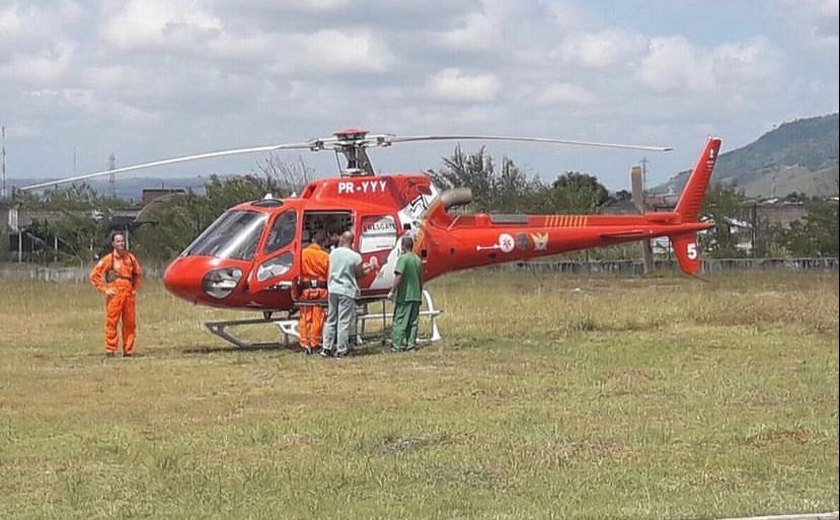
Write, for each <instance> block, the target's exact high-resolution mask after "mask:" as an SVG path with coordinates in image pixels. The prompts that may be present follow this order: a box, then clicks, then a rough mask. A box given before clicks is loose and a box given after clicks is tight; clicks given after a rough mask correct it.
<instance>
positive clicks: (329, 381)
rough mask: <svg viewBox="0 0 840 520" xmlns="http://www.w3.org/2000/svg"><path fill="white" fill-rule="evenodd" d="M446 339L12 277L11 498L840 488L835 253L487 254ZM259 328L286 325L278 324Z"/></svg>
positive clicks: (705, 502) (617, 508)
mask: <svg viewBox="0 0 840 520" xmlns="http://www.w3.org/2000/svg"><path fill="white" fill-rule="evenodd" d="M430 289H431V290H432V292H433V293H434V295H435V303H436V304H437V305H438V306H440V307H441V308H443V309H445V313H444V314H443V315H442V317H441V319H440V321H439V325H440V327H441V330H442V333H443V334H444V337H445V338H444V340H443V341H441V342H437V343H434V344H431V345H427V346H425V347H424V348H423V349H421V350H419V351H417V352H414V353H403V354H392V353H390V352H385V351H383V350H382V349H381V348H380V346H379V345H378V343H375V342H374V343H372V344H370V345H367V346H365V347H364V348H363V349H362V350H361V352H360V354H361V355H357V356H354V357H352V358H349V359H345V360H323V359H320V358H318V357H306V356H304V355H302V354H301V353H299V352H296V351H293V350H285V349H276V350H255V351H241V350H235V349H229V348H226V346H225V344H224V343H223V342H222V341H221V340H219V339H218V338H215V337H213V336H212V335H210V334H209V333H207V332H206V331H205V330H204V329H203V327H202V325H201V324H202V322H204V321H208V320H218V319H223V318H227V317H241V315H239V314H234V313H230V312H226V311H221V310H214V309H207V308H204V307H196V306H192V305H190V304H188V303H185V302H183V301H180V300H176V299H174V298H173V297H171V296H169V295H168V294H167V293H166V292H165V290H164V289H163V287H162V285H161V284H160V282H157V281H154V280H150V281H148V282H147V284H146V285H145V286H144V288H143V291H142V293H141V295H140V297H139V302H138V314H139V341H138V351H139V353H140V354H141V355H140V356H139V357H136V358H134V359H131V360H123V359H120V358H117V359H109V360H106V359H105V358H104V356H103V348H102V322H103V302H102V299H101V297H99V296H98V295H97V294H96V293H95V291H94V290H93V289H92V288H91V287H90V286H87V285H82V284H72V283H64V284H59V283H46V282H34V281H10V280H0V516H2V517H3V518H62V519H64V518H86V519H88V518H110V517H119V518H130V517H146V518H389V519H390V518H511V519H523V518H651V519H654V518H656V519H660V518H686V519H689V518H691V519H700V518H721V517H734V516H747V515H770V514H784V513H807V512H825V511H834V510H837V509H838V303H837V301H838V275H837V273H831V274H804V273H780V272H749V273H739V274H737V275H726V276H724V275H720V276H715V277H714V278H712V279H711V280H710V281H709V282H708V283H703V282H699V281H696V280H690V279H686V278H680V277H656V278H648V279H639V278H632V279H619V278H612V277H596V278H584V277H573V276H568V275H553V274H541V275H535V274H531V273H519V272H496V271H473V272H469V273H464V274H458V275H451V276H448V277H444V278H442V279H439V280H436V281H435V282H433V283H431V284H430ZM249 337H251V338H252V339H254V340H261V339H276V332H275V330H272V329H271V328H269V327H265V328H264V329H263V330H261V331H258V332H253V333H251V335H250V336H249Z"/></svg>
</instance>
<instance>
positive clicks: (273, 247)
mask: <svg viewBox="0 0 840 520" xmlns="http://www.w3.org/2000/svg"><path fill="white" fill-rule="evenodd" d="M295 233H297V213H295V212H294V211H286V212H284V213H281V214H280V216H279V217H277V218H276V219H274V224H273V225H272V226H271V233H270V234H269V235H268V241H267V242H266V243H265V247H264V248H263V254H266V255H267V254H270V253H273V252H275V251H278V250H280V249H283V248H284V247H286V246H288V245H289V244H291V243H292V241H293V240H294V239H295Z"/></svg>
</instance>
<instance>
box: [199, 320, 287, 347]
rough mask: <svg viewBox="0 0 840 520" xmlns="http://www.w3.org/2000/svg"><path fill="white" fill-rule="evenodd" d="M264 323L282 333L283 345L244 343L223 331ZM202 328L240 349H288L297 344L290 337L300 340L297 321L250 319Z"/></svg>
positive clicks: (209, 324) (211, 323) (222, 322)
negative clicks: (270, 324) (273, 326)
mask: <svg viewBox="0 0 840 520" xmlns="http://www.w3.org/2000/svg"><path fill="white" fill-rule="evenodd" d="M265 323H273V324H275V325H277V327H278V328H279V329H280V331H281V332H282V333H283V340H284V341H283V343H246V342H244V341H242V340H240V339H239V338H237V337H236V336H233V335H232V334H230V333H229V332H228V331H226V330H225V329H226V328H227V327H237V326H241V325H260V324H265ZM204 326H205V327H207V330H209V331H210V332H212V333H213V334H214V335H216V336H218V337H220V338H222V339H223V340H225V341H227V342H228V343H231V344H232V345H234V346H236V347H239V348H242V349H249V348H251V349H256V348H278V347H286V348H288V347H290V346H292V345H293V344H295V343H297V341H296V340H295V342H294V343H291V342H290V341H289V337H290V336H292V337H294V338H296V339H297V338H300V334H299V333H298V330H297V326H298V320H296V319H289V318H250V319H244V320H227V321H209V322H207V323H205V324H204Z"/></svg>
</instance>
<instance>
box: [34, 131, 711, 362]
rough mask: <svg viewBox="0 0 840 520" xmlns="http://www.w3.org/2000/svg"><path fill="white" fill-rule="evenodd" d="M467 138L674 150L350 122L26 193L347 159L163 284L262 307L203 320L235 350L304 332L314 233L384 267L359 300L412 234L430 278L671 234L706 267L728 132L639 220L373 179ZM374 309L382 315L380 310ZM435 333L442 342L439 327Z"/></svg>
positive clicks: (420, 182) (386, 272)
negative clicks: (154, 172) (374, 131)
mask: <svg viewBox="0 0 840 520" xmlns="http://www.w3.org/2000/svg"><path fill="white" fill-rule="evenodd" d="M468 139H475V140H508V141H526V142H540V143H550V144H570V145H583V146H597V147H614V148H631V149H642V150H654V151H666V150H669V148H659V147H647V146H636V145H622V144H608V143H597V142H586V141H568V140H558V139H547V138H537V137H504V136H479V135H460V136H458V135H448V136H434V135H428V136H403V137H400V136H395V135H391V134H379V135H370V134H369V133H368V132H367V131H365V130H361V129H356V128H350V129H347V130H343V131H340V132H337V133H335V134H334V137H330V138H324V139H314V140H311V141H307V142H303V143H289V144H281V145H272V146H263V147H254V148H240V149H234V150H225V151H220V152H211V153H206V154H199V155H192V156H185V157H179V158H174V159H166V160H161V161H155V162H150V163H144V164H138V165H134V166H128V167H124V168H118V169H115V170H108V171H102V172H95V173H91V174H86V175H81V176H77V177H72V178H68V179H63V180H60V181H49V182H44V183H40V184H34V185H31V186H25V187H23V188H21V189H22V190H33V189H39V188H45V187H49V186H54V185H56V184H59V183H67V182H75V181H79V180H83V179H87V178H92V177H96V176H103V175H109V174H114V173H119V172H125V171H130V170H136V169H140V168H148V167H153V166H160V165H166V164H172V163H176V162H184V161H191V160H196V159H206V158H212V157H222V156H227V155H234V154H242V153H254V152H271V151H278V150H287V149H301V148H306V149H310V150H312V151H319V150H332V151H335V153H336V154H337V155H338V154H341V155H343V156H344V158H345V159H346V161H347V166H346V168H345V169H344V171H342V172H341V175H340V176H339V177H337V178H327V179H318V180H315V181H312V182H310V183H309V184H307V185H306V186H305V187H304V188H303V189H302V191H301V192H300V194H299V195H297V196H292V197H289V198H285V199H275V198H271V197H270V196H269V197H267V198H264V199H261V200H256V201H253V202H246V203H242V204H239V205H237V206H235V207H233V208H230V209H229V210H228V211H226V212H225V213H224V214H222V215H221V216H220V217H219V218H218V219H217V220H216V221H215V222H213V224H211V225H210V226H209V227H208V228H207V229H205V230H204V231H203V232H202V233H201V234H200V235H199V236H198V237H197V238H196V239H195V240H194V241H193V242H192V243H191V244H190V245H189V246H188V247H187V248H186V249H185V250H184V251H183V252H182V253H181V254H180V255H179V256H178V257H177V258H175V259H174V260H173V261H172V262H171V263H170V264H169V266H168V268H167V269H166V271H165V274H164V283H165V285H166V288H167V289H168V290H169V291H170V292H171V293H172V294H174V295H176V296H178V297H179V298H183V299H185V300H188V301H190V302H194V303H200V304H204V305H210V306H214V307H223V308H232V309H242V310H255V311H262V312H263V319H249V320H232V321H224V322H213V323H208V324H206V325H207V327H208V329H209V330H210V331H211V332H213V333H214V334H216V335H218V336H220V337H222V338H224V339H226V340H227V341H230V342H232V343H233V344H235V345H237V346H246V344H245V343H243V342H241V341H240V340H238V339H237V338H235V337H233V336H232V335H230V334H228V333H227V332H226V331H225V328H226V327H228V326H231V325H245V324H253V323H263V322H268V321H274V322H276V323H278V325H279V326H280V328H281V330H282V331H283V333H284V334H285V335H286V340H287V342H288V338H289V336H290V335H291V336H297V333H296V328H295V327H296V323H297V322H296V320H293V319H290V313H293V312H295V311H296V309H297V306H298V304H299V302H298V301H297V291H296V290H295V287H296V282H297V281H298V280H299V269H300V264H299V262H298V259H299V258H300V252H301V250H302V249H303V248H304V247H306V245H307V244H308V243H309V242H310V240H311V237H312V236H313V235H314V234H315V233H316V232H323V233H327V234H329V233H332V232H336V233H338V232H341V231H344V230H347V229H352V230H353V231H354V232H355V236H356V238H355V240H356V242H355V244H354V247H355V249H356V250H357V251H358V252H359V253H361V255H362V257H363V260H364V261H365V262H367V263H372V264H374V265H378V266H380V268H379V269H378V270H376V271H374V272H372V273H370V274H368V275H367V276H366V277H365V278H364V279H362V280H361V281H360V286H361V288H362V295H361V302H362V303H366V302H367V303H369V302H373V301H377V300H382V299H383V298H385V297H386V295H387V293H388V290H389V288H390V287H391V284H392V282H393V278H394V270H393V267H394V266H395V265H396V261H397V256H398V254H399V245H398V244H399V239H400V238H401V237H402V236H403V235H405V234H410V235H411V236H413V237H414V238H415V252H416V253H417V254H418V255H419V256H420V258H421V260H422V262H423V268H424V269H423V277H424V280H425V281H429V280H432V279H434V278H437V277H438V276H441V275H443V274H446V273H450V272H453V271H458V270H463V269H470V268H473V267H479V266H486V265H491V264H498V263H504V262H514V261H524V260H529V259H532V258H537V257H542V256H550V255H557V254H560V253H566V252H569V251H575V250H580V249H586V248H594V247H601V246H608V245H612V244H618V243H621V242H629V241H640V240H649V239H652V238H655V237H663V236H667V237H669V238H670V240H671V242H672V245H673V249H674V253H675V256H676V259H677V262H678V264H679V266H680V268H681V269H682V270H683V271H684V272H685V273H686V274H688V275H694V274H696V273H697V272H698V270H699V269H700V250H699V248H698V246H697V232H698V231H703V230H706V229H709V228H711V227H712V224H710V223H707V222H701V221H699V220H698V217H699V213H700V208H701V206H702V203H703V197H704V194H705V191H706V187H707V185H708V183H709V179H710V177H711V175H712V171H713V169H714V165H715V161H716V159H717V155H718V151H719V150H720V145H721V140H720V139H719V138H716V137H710V138H709V139H708V140H707V142H706V144H705V146H704V147H703V150H702V152H701V153H700V156H699V158H698V160H697V163H696V165H695V167H694V170H693V172H692V173H691V175H690V177H689V179H688V182H687V183H686V186H685V188H684V190H683V192H682V195H681V196H680V198H679V200H678V202H677V205H676V207H675V209H674V211H672V212H647V213H644V214H641V215H493V214H476V215H464V214H453V213H450V211H449V210H450V209H452V208H453V207H456V206H459V205H465V204H468V203H469V202H470V200H471V194H470V192H469V190H466V189H455V190H448V191H440V190H439V189H438V188H437V187H435V186H434V185H433V184H432V182H431V179H430V177H429V176H428V175H426V174H397V175H376V174H375V173H374V170H373V167H372V165H371V161H370V158H369V156H368V154H367V149H368V148H370V147H375V146H383V147H385V146H390V145H392V144H394V143H399V142H412V141H431V140H468ZM426 303H427V307H428V309H427V310H426V311H424V313H423V314H424V315H428V316H432V318H433V319H434V316H436V315H437V314H438V313H439V312H440V311H438V310H436V309H434V306H433V304H432V301H431V298H430V297H429V296H428V294H427V295H426ZM383 311H384V307H383ZM277 312H282V313H286V316H285V318H280V319H272V315H273V314H274V313H277ZM377 316H378V317H379V318H381V314H379V315H377ZM369 317H371V315H369V314H366V313H363V314H362V315H361V319H362V320H364V319H365V318H369ZM362 323H363V321H362ZM432 336H433V337H432V339H438V338H439V333H438V331H437V326H436V325H434V323H433V331H432Z"/></svg>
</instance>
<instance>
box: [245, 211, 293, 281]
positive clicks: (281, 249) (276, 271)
mask: <svg viewBox="0 0 840 520" xmlns="http://www.w3.org/2000/svg"><path fill="white" fill-rule="evenodd" d="M297 232H298V218H297V212H296V211H295V210H293V209H290V210H287V211H284V212H283V213H280V214H279V215H277V216H276V217H275V218H274V221H273V222H271V225H270V229H269V232H268V237H267V238H266V241H265V244H264V245H263V247H262V250H261V251H260V253H259V254H258V255H257V261H258V262H259V264H258V265H256V266H255V268H254V269H253V270H252V271H251V280H250V287H251V291H252V292H255V293H256V292H260V291H264V290H266V289H269V288H271V287H274V286H276V285H280V286H286V285H287V284H288V287H291V281H292V280H294V278H295V277H297V275H298V271H299V270H300V262H297V261H296V254H295V246H296V245H297V244H298V242H299V241H298V240H296V237H297Z"/></svg>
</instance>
